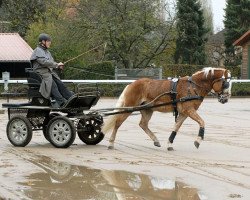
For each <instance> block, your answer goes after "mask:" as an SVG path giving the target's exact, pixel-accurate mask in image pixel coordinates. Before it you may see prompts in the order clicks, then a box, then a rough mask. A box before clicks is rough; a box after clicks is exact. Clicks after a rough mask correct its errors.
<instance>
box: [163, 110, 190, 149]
mask: <svg viewBox="0 0 250 200" xmlns="http://www.w3.org/2000/svg"><path fill="white" fill-rule="evenodd" d="M185 119H187V116H186V115H184V114H182V113H180V115H179V116H178V117H177V119H176V122H175V125H174V128H173V131H172V133H171V135H170V136H169V138H168V148H167V149H168V151H173V150H174V148H173V142H174V139H175V136H176V134H177V132H178V130H179V129H180V127H181V125H182V123H183V122H184V121H185Z"/></svg>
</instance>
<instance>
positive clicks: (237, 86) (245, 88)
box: [232, 83, 250, 96]
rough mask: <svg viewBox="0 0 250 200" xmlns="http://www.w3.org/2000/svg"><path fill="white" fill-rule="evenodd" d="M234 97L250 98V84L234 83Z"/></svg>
mask: <svg viewBox="0 0 250 200" xmlns="http://www.w3.org/2000/svg"><path fill="white" fill-rule="evenodd" d="M232 96H250V83H234V84H233V86H232Z"/></svg>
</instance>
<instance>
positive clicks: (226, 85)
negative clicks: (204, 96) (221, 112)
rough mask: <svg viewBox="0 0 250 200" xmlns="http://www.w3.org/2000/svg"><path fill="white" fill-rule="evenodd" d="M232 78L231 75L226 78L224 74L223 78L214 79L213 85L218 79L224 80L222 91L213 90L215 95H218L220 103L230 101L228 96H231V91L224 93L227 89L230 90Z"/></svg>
mask: <svg viewBox="0 0 250 200" xmlns="http://www.w3.org/2000/svg"><path fill="white" fill-rule="evenodd" d="M230 80H231V77H227V78H225V76H224V74H223V76H222V77H221V78H218V79H216V80H214V81H213V83H212V85H214V84H215V83H216V82H218V81H222V87H221V91H220V92H211V93H212V94H213V95H215V96H217V98H218V101H219V102H220V103H223V104H224V103H226V102H227V101H228V97H230V93H226V94H225V93H224V92H225V90H227V89H228V90H230V88H229V87H230Z"/></svg>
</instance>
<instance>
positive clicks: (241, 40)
mask: <svg viewBox="0 0 250 200" xmlns="http://www.w3.org/2000/svg"><path fill="white" fill-rule="evenodd" d="M248 40H250V30H248V31H247V32H246V33H245V34H244V35H242V36H241V37H240V38H239V39H237V40H236V41H235V42H234V43H233V45H234V46H242V45H243V44H245V43H246V42H247V41H248Z"/></svg>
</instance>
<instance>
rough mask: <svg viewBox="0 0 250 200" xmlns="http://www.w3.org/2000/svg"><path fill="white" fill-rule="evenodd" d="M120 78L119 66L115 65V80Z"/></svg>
mask: <svg viewBox="0 0 250 200" xmlns="http://www.w3.org/2000/svg"><path fill="white" fill-rule="evenodd" d="M117 79H118V68H117V66H115V80H117Z"/></svg>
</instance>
